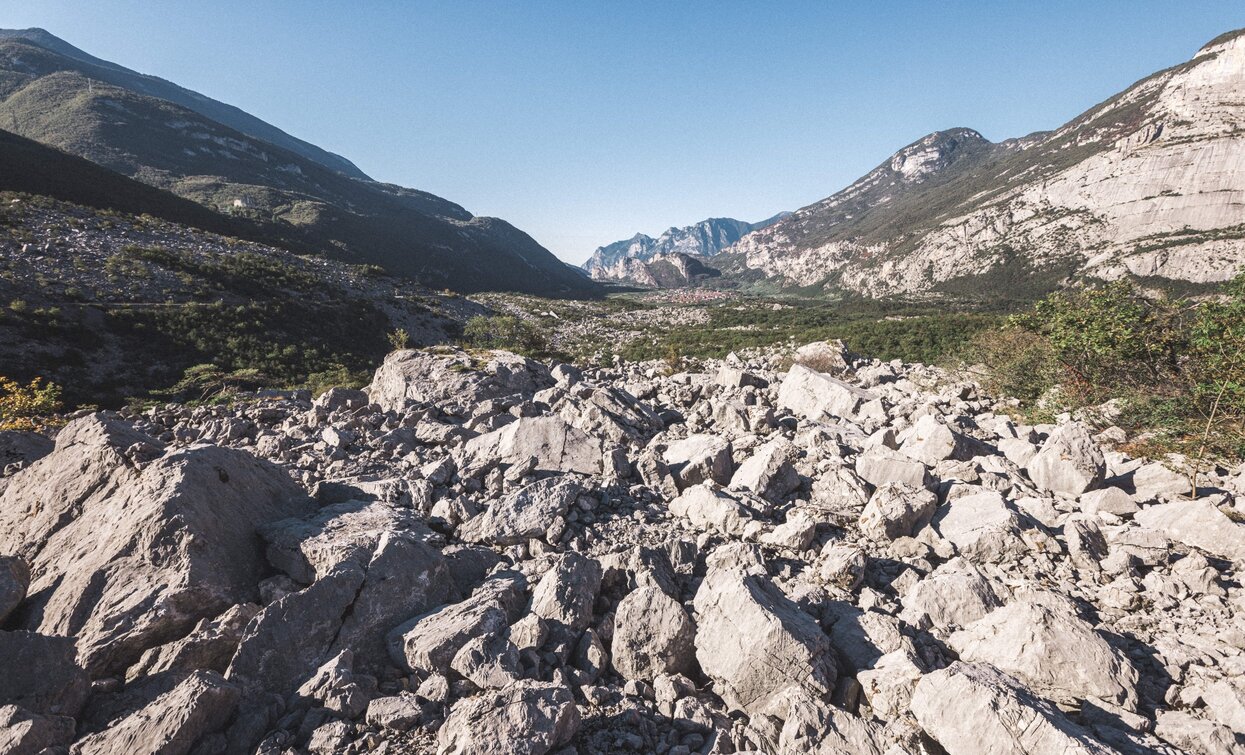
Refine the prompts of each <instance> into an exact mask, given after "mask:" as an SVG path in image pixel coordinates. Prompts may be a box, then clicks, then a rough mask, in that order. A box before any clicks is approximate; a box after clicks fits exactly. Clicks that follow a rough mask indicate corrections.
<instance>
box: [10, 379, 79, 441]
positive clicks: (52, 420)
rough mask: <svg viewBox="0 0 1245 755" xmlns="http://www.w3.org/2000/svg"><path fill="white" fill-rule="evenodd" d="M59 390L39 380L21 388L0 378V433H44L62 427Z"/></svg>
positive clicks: (15, 383)
mask: <svg viewBox="0 0 1245 755" xmlns="http://www.w3.org/2000/svg"><path fill="white" fill-rule="evenodd" d="M60 410H61V389H60V387H59V386H57V385H55V384H54V383H49V382H47V381H45V380H43V378H35V379H34V380H31V381H30V382H29V383H28V384H26V385H22V384H21V383H19V382H17V381H16V380H10V379H9V378H6V377H3V376H0V430H44V429H46V428H49V427H55V426H57V425H60V424H63V422H62V421H61V420H60V419H58V418H57V417H56V413H57V412H59V411H60Z"/></svg>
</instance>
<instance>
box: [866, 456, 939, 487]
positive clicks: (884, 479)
mask: <svg viewBox="0 0 1245 755" xmlns="http://www.w3.org/2000/svg"><path fill="white" fill-rule="evenodd" d="M856 474H857V475H859V476H860V478H861V479H862V480H864V481H865V482H867V483H869V484H870V485H873V486H874V487H879V486H881V485H885V484H887V483H890V482H900V483H903V484H904V485H908V486H909V487H914V488H923V487H926V486H928V485H929V484H930V482H931V478H930V475H929V468H928V467H927V466H925V464H924V463H923V462H920V461H917V460H916V459H913V458H912V457H911V456H908V455H906V454H903V453H900V452H899V451H896V450H894V449H891V448H887V447H886V446H875V447H873V448H870V449H868V450H866V451H865V452H864V453H862V454H860V455H859V456H857V457H856Z"/></svg>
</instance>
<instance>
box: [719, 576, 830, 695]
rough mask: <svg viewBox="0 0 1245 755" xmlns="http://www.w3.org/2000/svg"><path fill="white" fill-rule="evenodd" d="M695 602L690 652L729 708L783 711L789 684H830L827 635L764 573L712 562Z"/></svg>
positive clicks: (796, 687)
mask: <svg viewBox="0 0 1245 755" xmlns="http://www.w3.org/2000/svg"><path fill="white" fill-rule="evenodd" d="M695 606H696V614H697V627H696V643H695V644H696V660H697V661H699V663H700V667H701V669H702V670H703V671H704V672H705V675H706V676H708V677H709V678H711V679H713V681H714V685H715V691H716V692H717V693H718V694H719V695H720V696H721V697H722V699H723V700H725V701H726V702H727V704H728V705H730V706H731V707H732V708H735V709H738V710H742V711H744V712H746V713H748V714H749V715H759V714H766V715H772V716H776V717H778V718H785V710H784V699H785V697H786V695H787V693H788V692H792V691H795V692H799V693H801V694H803V695H807V696H809V697H812V698H814V699H821V698H825V697H826V696H828V695H829V693H830V691H831V690H832V689H833V688H834V683H835V679H836V677H837V675H838V672H837V669H836V668H835V665H834V661H833V654H832V652H831V648H830V641H829V639H828V638H827V637H826V635H825V633H824V632H822V630H821V627H820V626H818V625H817V622H816V621H815V620H813V618H812V617H811V616H809V615H808V614H806V613H804V612H803V611H801V610H800V609H799V607H797V606H796V605H795V604H794V603H792V602H791V601H790V600H788V599H787V597H786V596H784V595H783V594H782V591H781V590H779V589H778V587H777V586H776V585H775V584H774V583H773V582H771V581H770V580H769V578H768V577H766V576H764V575H762V574H757V573H750V572H747V571H744V570H743V569H739V568H725V569H723V568H719V569H712V570H710V572H709V573H708V574H707V575H706V576H705V579H704V581H703V582H702V583H701V585H700V589H699V590H697V592H696V599H695Z"/></svg>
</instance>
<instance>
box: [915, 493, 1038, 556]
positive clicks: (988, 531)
mask: <svg viewBox="0 0 1245 755" xmlns="http://www.w3.org/2000/svg"><path fill="white" fill-rule="evenodd" d="M933 525H934V529H935V530H937V531H938V534H939V535H941V536H942V537H943V538H945V539H946V540H948V541H950V542H952V543H954V544H955V547H956V549H957V550H958V551H960V552H961V553H964V554H966V555H969V556H970V557H973V558H974V559H975V560H984V561H995V560H998V559H999V558H1000V557H1002V556H1005V555H1008V554H1011V553H1018V552H1021V551H1023V550H1024V549H1025V546H1024V543H1023V542H1022V541H1021V540H1020V536H1019V532H1020V517H1019V516H1018V515H1017V514H1016V512H1015V511H1013V510H1012V508H1011V507H1010V506H1008V505H1007V501H1006V500H1005V499H1004V498H1003V496H1002V495H1001V494H999V493H997V492H995V491H993V490H984V489H983V490H982V492H980V493H973V494H971V495H966V496H963V497H961V498H956V499H954V500H952V501H949V502H948V503H947V504H946V505H944V506H942V507H941V508H939V509H938V511H937V513H936V514H935V515H934V518H933Z"/></svg>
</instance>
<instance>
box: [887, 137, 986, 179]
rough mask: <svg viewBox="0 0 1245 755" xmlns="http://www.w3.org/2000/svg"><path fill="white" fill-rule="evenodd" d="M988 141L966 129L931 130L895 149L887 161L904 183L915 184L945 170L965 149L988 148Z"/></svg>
mask: <svg viewBox="0 0 1245 755" xmlns="http://www.w3.org/2000/svg"><path fill="white" fill-rule="evenodd" d="M989 144H990V140H988V139H986V138H985V137H984V136H982V135H981V134H980V133H978V132H976V131H974V130H973V129H970V128H953V129H948V130H946V131H935V132H934V133H932V134H930V135H928V136H926V137H923V138H922V139H920V140H918V141H916V142H913V143H912V144H909V145H908V146H907V147H904V148H903V149H901V150H899V151H898V152H896V153H895V154H894V156H893V157H891V159H890V169H891V170H892V171H894V172H895V173H898V174H899V175H900V176H901V177H902V178H903V179H904V180H905V181H917V180H921V179H923V178H925V177H926V176H928V175H930V174H932V173H936V172H938V171H940V170H942V169H943V168H946V167H947V166H948V165H950V164H951V163H952V162H954V161H955V160H956V159H957V158H958V157H959V156H960V155H962V154H964V149H965V147H967V146H970V145H973V146H976V145H989Z"/></svg>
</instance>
